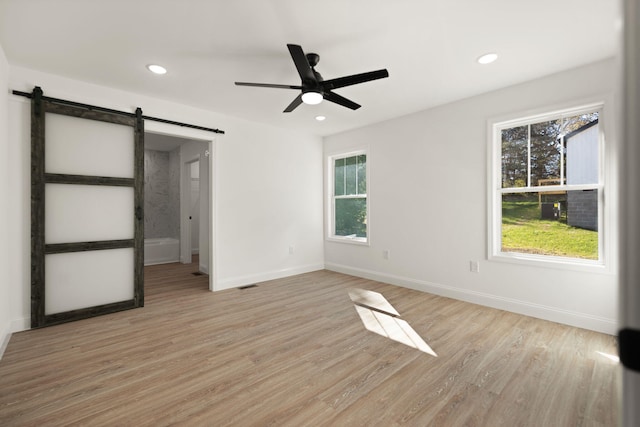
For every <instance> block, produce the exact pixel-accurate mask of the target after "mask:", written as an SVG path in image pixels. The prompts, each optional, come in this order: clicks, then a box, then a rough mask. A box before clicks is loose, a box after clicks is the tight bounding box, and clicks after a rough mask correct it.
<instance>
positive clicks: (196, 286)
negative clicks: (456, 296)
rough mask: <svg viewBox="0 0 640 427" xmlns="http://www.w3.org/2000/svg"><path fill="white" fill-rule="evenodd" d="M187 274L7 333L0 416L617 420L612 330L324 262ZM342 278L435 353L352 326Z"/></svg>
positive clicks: (180, 269)
mask: <svg viewBox="0 0 640 427" xmlns="http://www.w3.org/2000/svg"><path fill="white" fill-rule="evenodd" d="M196 271H197V263H196V264H191V265H182V264H167V265H158V266H150V267H146V268H145V300H146V302H145V304H146V305H145V307H144V308H141V309H135V310H129V311H124V312H119V313H113V314H109V315H106V316H101V317H97V318H92V319H85V320H81V321H78V322H73V323H67V324H63V325H57V326H53V327H49V328H44V329H39V330H31V331H25V332H20V333H16V334H14V335H13V336H12V337H11V340H10V342H9V345H8V346H7V349H6V351H5V354H4V357H3V358H2V360H0V425H2V426H30V425H53V426H56V425H65V426H66V425H97V426H100V425H105V426H109V425H118V426H129V425H131V426H145V425H149V426H151V425H152V426H158V425H187V426H190V425H194V426H208V425H216V426H238V425H241V426H268V425H270V426H305V425H312V426H352V425H367V426H377V425H379V426H427V425H428V426H437V425H442V426H501V425H503V426H541V425H553V426H560V427H561V426H576V425H580V426H614V425H616V424H617V420H618V408H617V404H616V390H617V388H618V386H619V378H618V375H617V374H618V370H619V365H618V364H617V363H616V362H615V361H614V360H612V359H611V358H610V357H609V356H615V355H616V352H617V350H616V340H615V338H614V337H612V336H608V335H604V334H598V333H595V332H591V331H586V330H582V329H578V328H572V327H569V326H565V325H559V324H555V323H552V322H547V321H543V320H538V319H533V318H530V317H525V316H519V315H516V314H513V313H508V312H505V311H500V310H494V309H490V308H487V307H482V306H478V305H474V304H469V303H466V302H462V301H456V300H452V299H448V298H443V297H439V296H435V295H430V294H426V293H421V292H417V291H413V290H410V289H405V288H401V287H396V286H391V285H387V284H384V283H379V282H375V281H371V280H366V279H362V278H357V277H353V276H347V275H343V274H339V273H334V272H330V271H317V272H313V273H308V274H303V275H299V276H293V277H288V278H283V279H279V280H273V281H268V282H262V283H257V286H256V287H251V288H248V289H244V290H239V289H229V290H225V291H221V292H216V293H211V292H209V291H208V278H207V276H206V275H193V274H192V273H194V272H196ZM354 289H360V290H369V291H374V292H378V293H380V294H382V295H383V296H384V298H385V299H386V300H387V302H388V303H389V304H390V305H391V306H393V308H394V309H395V310H397V312H398V314H399V316H400V319H402V320H403V321H406V322H407V323H408V324H409V325H410V327H411V328H413V330H414V331H415V333H417V334H418V335H419V336H420V337H421V338H422V339H423V340H424V341H425V342H426V343H427V345H428V346H430V347H431V348H432V349H433V351H435V353H436V354H437V356H434V355H431V354H428V353H425V352H422V351H420V350H418V349H416V348H414V347H410V346H407V345H404V344H401V343H399V342H397V341H395V340H392V339H389V338H387V337H385V336H382V335H379V334H377V333H374V332H371V331H369V330H367V329H366V328H365V325H364V324H363V323H362V320H361V318H360V316H359V315H358V311H357V310H356V308H355V306H354V303H353V301H352V300H351V298H350V297H349V292H350V291H352V292H353V290H354ZM358 292H359V293H362V291H358ZM378 305H379V304H378ZM381 306H385V307H386V305H385V304H382V305H381ZM361 308H362V307H361ZM365 308H366V307H365ZM376 309H377V307H372V310H376ZM373 318H376V317H375V316H373ZM381 319H385V318H384V317H381ZM391 326H394V327H393V328H391ZM380 327H382V330H383V331H385V332H383V333H387V334H389V333H397V332H398V331H399V330H400V329H398V328H397V327H396V326H395V325H393V324H388V325H387V328H388V329H385V325H384V324H383V323H381V324H380V326H379V327H378V329H379V328H380ZM389 328H390V329H389ZM392 331H396V332H392Z"/></svg>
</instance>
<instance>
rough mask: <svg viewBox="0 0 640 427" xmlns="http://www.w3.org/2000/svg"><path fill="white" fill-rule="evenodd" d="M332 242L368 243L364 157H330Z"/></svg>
mask: <svg viewBox="0 0 640 427" xmlns="http://www.w3.org/2000/svg"><path fill="white" fill-rule="evenodd" d="M329 164H330V177H331V183H330V187H329V188H331V225H330V236H329V237H331V238H335V239H339V240H345V241H353V242H360V243H366V242H367V234H368V227H367V211H368V209H367V205H368V204H367V154H366V153H365V152H356V153H349V154H346V155H341V156H333V157H329Z"/></svg>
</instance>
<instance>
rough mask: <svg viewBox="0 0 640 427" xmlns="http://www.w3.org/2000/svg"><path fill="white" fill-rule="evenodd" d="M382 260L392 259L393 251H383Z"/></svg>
mask: <svg viewBox="0 0 640 427" xmlns="http://www.w3.org/2000/svg"><path fill="white" fill-rule="evenodd" d="M382 258H384V259H389V258H391V251H390V250H389V249H385V250H384V251H382Z"/></svg>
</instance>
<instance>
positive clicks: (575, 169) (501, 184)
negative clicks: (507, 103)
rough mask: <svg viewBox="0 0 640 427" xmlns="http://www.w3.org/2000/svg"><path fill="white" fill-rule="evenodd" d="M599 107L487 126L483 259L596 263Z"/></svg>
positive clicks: (598, 256) (599, 236)
mask: <svg viewBox="0 0 640 427" xmlns="http://www.w3.org/2000/svg"><path fill="white" fill-rule="evenodd" d="M600 116H601V106H597V107H590V108H588V109H576V110H571V111H563V112H559V113H555V114H549V115H544V116H537V117H533V118H528V119H523V120H512V121H509V122H502V123H495V124H493V129H492V130H493V139H494V141H493V151H494V153H493V156H492V158H493V163H492V164H493V165H494V166H493V168H494V170H493V176H494V179H493V180H492V182H493V184H492V185H493V187H492V190H491V192H492V193H493V203H492V206H491V207H490V209H491V212H490V218H491V233H492V236H491V243H492V247H491V254H492V255H493V256H504V257H512V258H518V259H523V258H524V259H527V258H528V259H538V260H544V259H546V260H554V261H556V262H558V261H559V262H571V263H583V264H603V263H602V260H603V256H602V248H603V245H602V232H603V229H602V228H603V220H602V218H603V215H602V212H603V197H602V194H603V189H604V184H603V179H602V177H603V171H602V168H601V165H602V164H603V162H602V161H601V160H602V150H603V141H602V136H601V135H602V132H601V130H600V125H601V117H600Z"/></svg>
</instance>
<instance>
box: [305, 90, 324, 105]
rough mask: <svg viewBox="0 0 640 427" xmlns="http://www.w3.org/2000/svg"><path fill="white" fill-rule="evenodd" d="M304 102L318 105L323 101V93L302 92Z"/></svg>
mask: <svg viewBox="0 0 640 427" xmlns="http://www.w3.org/2000/svg"><path fill="white" fill-rule="evenodd" d="M302 102H304V103H305V104H309V105H317V104H320V103H321V102H322V94H321V93H320V92H313V91H309V92H305V93H303V94H302Z"/></svg>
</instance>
